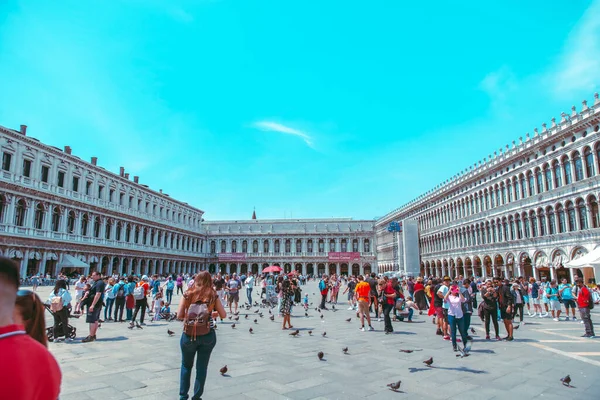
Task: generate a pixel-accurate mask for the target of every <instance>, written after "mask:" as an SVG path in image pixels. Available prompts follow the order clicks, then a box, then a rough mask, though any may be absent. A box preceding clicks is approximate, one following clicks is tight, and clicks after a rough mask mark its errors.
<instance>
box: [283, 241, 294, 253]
mask: <svg viewBox="0 0 600 400" xmlns="http://www.w3.org/2000/svg"><path fill="white" fill-rule="evenodd" d="M285 252H286V253H291V252H292V242H291V240H290V239H286V241H285Z"/></svg>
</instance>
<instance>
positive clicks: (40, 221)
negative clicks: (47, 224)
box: [33, 203, 45, 229]
mask: <svg viewBox="0 0 600 400" xmlns="http://www.w3.org/2000/svg"><path fill="white" fill-rule="evenodd" d="M44 211H45V210H44V205H43V204H41V203H38V204H37V205H36V206H35V216H34V219H33V227H34V228H35V229H42V227H43V226H44Z"/></svg>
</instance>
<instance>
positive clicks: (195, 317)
mask: <svg viewBox="0 0 600 400" xmlns="http://www.w3.org/2000/svg"><path fill="white" fill-rule="evenodd" d="M217 316H219V317H220V318H221V319H223V318H225V317H226V316H227V313H226V312H225V308H224V307H223V303H221V301H219V296H218V295H217V292H216V291H215V290H214V289H213V282H212V279H211V276H210V273H208V271H202V272H200V273H199V274H197V275H196V277H195V279H194V286H193V287H192V288H190V289H189V290H187V291H186V292H185V293H184V295H183V299H182V300H181V303H180V304H179V309H178V311H177V318H178V319H179V320H183V333H182V334H181V341H180V347H181V374H180V381H179V398H180V399H182V400H187V399H188V398H189V396H188V392H189V390H190V381H191V377H192V368H193V367H194V359H195V358H196V359H197V364H196V379H195V381H194V394H193V396H192V400H199V399H200V398H201V396H202V393H203V392H204V383H205V382H206V373H207V370H208V362H209V360H210V355H211V353H212V350H213V349H214V348H215V345H216V344H217V335H216V333H215V329H214V320H213V319H214V318H216V317H217Z"/></svg>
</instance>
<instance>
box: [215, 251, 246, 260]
mask: <svg viewBox="0 0 600 400" xmlns="http://www.w3.org/2000/svg"><path fill="white" fill-rule="evenodd" d="M217 256H218V257H219V261H244V260H246V253H219V254H217Z"/></svg>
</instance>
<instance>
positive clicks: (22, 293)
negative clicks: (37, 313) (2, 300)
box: [17, 289, 33, 297]
mask: <svg viewBox="0 0 600 400" xmlns="http://www.w3.org/2000/svg"><path fill="white" fill-rule="evenodd" d="M32 294H33V292H32V291H31V290H28V289H21V290H19V291H17V297H25V296H31V295H32Z"/></svg>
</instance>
